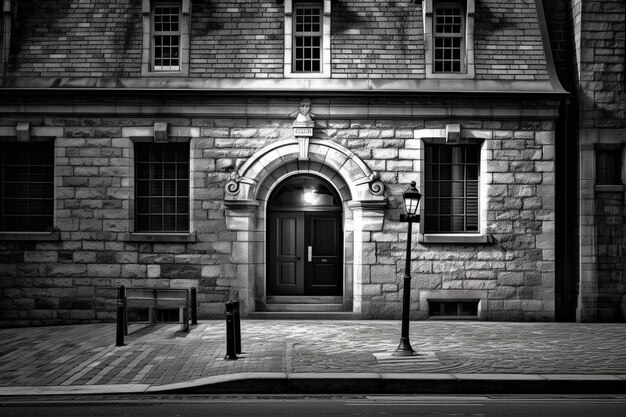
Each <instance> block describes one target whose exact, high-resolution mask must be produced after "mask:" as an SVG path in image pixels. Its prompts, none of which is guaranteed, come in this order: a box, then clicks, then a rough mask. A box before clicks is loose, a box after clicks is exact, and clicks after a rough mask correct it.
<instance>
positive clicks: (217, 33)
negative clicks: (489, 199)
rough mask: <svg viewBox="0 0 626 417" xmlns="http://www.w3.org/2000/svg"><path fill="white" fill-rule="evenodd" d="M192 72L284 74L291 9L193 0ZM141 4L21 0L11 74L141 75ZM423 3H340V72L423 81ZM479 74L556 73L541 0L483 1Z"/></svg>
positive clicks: (336, 71)
mask: <svg viewBox="0 0 626 417" xmlns="http://www.w3.org/2000/svg"><path fill="white" fill-rule="evenodd" d="M192 3H193V7H192V23H191V27H192V30H191V31H192V34H191V52H190V72H189V78H192V79H193V78H198V79H199V78H201V79H207V78H230V79H240V78H246V79H250V78H261V79H265V78H282V77H283V56H284V52H283V43H284V39H283V38H284V35H283V30H284V29H283V24H284V6H283V5H282V4H278V3H277V2H276V1H275V0H261V1H253V0H229V1H224V0H220V1H199V0H195V1H193V2H192ZM141 22H142V20H141V1H139V0H47V1H34V0H32V1H30V2H26V3H22V4H21V5H20V7H19V10H18V14H17V21H16V25H15V27H14V34H13V37H12V47H11V57H10V63H9V68H8V72H7V76H8V77H65V78H67V77H69V78H72V77H121V78H135V77H141V47H142V27H141V26H142V24H141ZM422 25H423V18H422V5H421V4H415V2H414V1H413V0H407V1H376V0H339V2H338V3H334V4H333V11H332V32H331V34H332V77H333V78H337V79H346V78H347V79H357V78H369V79H396V80H397V79H400V80H402V79H410V80H415V79H417V80H419V79H423V78H425V65H424V34H423V26H422ZM475 68H476V75H475V79H476V80H534V81H544V80H548V79H549V78H550V75H549V70H548V63H547V58H546V54H545V51H544V43H543V41H542V37H541V30H540V20H539V17H538V13H537V7H536V5H535V0H477V1H476V15H475Z"/></svg>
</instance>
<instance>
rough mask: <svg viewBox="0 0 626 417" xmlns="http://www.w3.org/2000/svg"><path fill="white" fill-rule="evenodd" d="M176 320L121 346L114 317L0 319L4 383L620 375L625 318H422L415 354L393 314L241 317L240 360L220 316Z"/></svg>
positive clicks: (138, 331)
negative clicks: (14, 325)
mask: <svg viewBox="0 0 626 417" xmlns="http://www.w3.org/2000/svg"><path fill="white" fill-rule="evenodd" d="M178 328H179V326H178V325H161V326H148V327H143V328H140V327H139V328H137V327H136V328H135V331H133V332H132V333H131V335H130V336H127V337H126V345H125V346H123V347H115V346H114V344H115V324H114V323H110V324H91V325H77V326H61V327H40V328H21V329H2V330H0V338H1V339H2V341H3V342H2V346H0V387H16V386H17V387H35V386H37V387H42V386H47V387H54V386H57V387H58V386H61V387H62V386H72V387H76V386H89V385H91V386H102V385H121V384H147V385H150V386H161V385H166V384H172V383H184V382H189V381H194V380H198V379H200V378H206V377H211V376H216V375H229V374H239V373H254V372H257V373H258V372H275V373H279V372H282V373H287V374H298V373H340V374H356V373H360V374H363V373H420V374H441V373H461V374H578V375H615V376H620V377H624V376H626V325H624V324H575V323H501V322H469V321H468V322H448V321H446V322H444V321H418V322H413V323H412V324H411V342H412V345H413V348H414V349H416V350H417V351H418V352H419V353H420V355H419V356H415V357H411V358H396V357H392V356H391V355H390V354H389V353H390V352H392V351H393V350H394V349H395V348H396V346H397V344H398V341H399V335H400V322H399V321H397V322H396V321H267V320H244V321H243V322H242V333H243V336H242V340H243V343H242V345H243V351H244V353H243V354H242V355H240V359H239V360H237V361H225V360H224V359H223V358H224V356H225V353H226V347H225V343H224V338H225V330H224V323H223V322H222V321H210V322H201V323H200V324H199V325H198V326H192V329H191V331H190V333H189V334H186V333H183V332H177V329H178ZM131 331H132V329H131Z"/></svg>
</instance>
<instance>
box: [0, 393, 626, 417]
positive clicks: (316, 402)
mask: <svg viewBox="0 0 626 417" xmlns="http://www.w3.org/2000/svg"><path fill="white" fill-rule="evenodd" d="M625 413H626V397H624V396H623V395H621V396H606V395H602V396H600V395H596V396H520V395H513V396H486V395H456V396H449V395H447V396H435V395H428V396H424V395H412V396H407V395H403V396H398V395H350V396H347V395H342V396H293V395H290V396H284V395H283V396H141V397H136V396H135V397H128V396H115V397H111V396H99V397H91V396H88V397H86V398H85V397H81V398H76V399H72V398H67V397H63V398H59V397H56V398H55V397H52V398H34V399H33V398H16V399H9V400H7V401H3V402H2V403H1V404H0V417H5V416H6V417H18V416H28V417H36V416H42V417H56V416H59V417H70V416H71V417H79V416H80V417H94V416H106V417H117V416H119V417H128V416H133V417H161V416H162V417H165V416H168V417H169V416H186V417H191V416H198V417H200V416H202V417H206V416H220V417H222V416H237V417H241V416H273V417H275V416H289V417H291V416H314V417H319V416H337V417H346V416H374V415H375V416H412V417H414V416H454V417H463V416H468V417H470V416H473V417H478V416H482V417H485V416H532V417H543V416H547V417H555V416H567V417H572V416H580V417H596V416H597V417H622V416H624V414H625Z"/></svg>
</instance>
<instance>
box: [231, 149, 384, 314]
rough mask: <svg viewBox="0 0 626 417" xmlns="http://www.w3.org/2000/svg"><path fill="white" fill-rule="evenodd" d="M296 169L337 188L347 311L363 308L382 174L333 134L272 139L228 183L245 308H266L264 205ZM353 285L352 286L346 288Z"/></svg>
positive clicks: (377, 228) (379, 215)
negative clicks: (368, 243)
mask: <svg viewBox="0 0 626 417" xmlns="http://www.w3.org/2000/svg"><path fill="white" fill-rule="evenodd" d="M296 174H311V175H315V176H319V177H322V178H324V179H326V180H327V181H328V182H330V183H331V184H332V185H333V186H334V187H335V189H336V190H337V191H338V192H339V194H340V197H341V200H342V205H343V206H344V216H345V221H346V229H345V231H346V233H347V234H346V235H345V239H346V242H345V248H346V253H347V254H348V255H347V256H346V257H345V258H344V262H345V271H346V272H345V282H346V287H347V288H346V292H345V296H344V298H345V299H344V305H345V306H346V309H347V311H352V312H353V313H356V314H359V313H360V312H361V284H362V278H361V277H362V270H363V258H362V257H363V250H362V249H363V241H362V236H363V233H362V232H364V231H380V230H382V227H383V218H384V213H383V212H384V209H385V207H386V206H387V198H385V196H384V191H385V186H384V184H383V183H382V182H381V181H380V179H379V177H378V174H377V173H375V172H373V171H372V170H371V169H370V168H369V167H368V166H367V164H366V163H365V162H363V160H361V159H360V158H359V157H358V156H357V155H356V154H354V153H353V152H352V151H350V150H349V149H347V148H345V147H344V146H341V145H339V144H337V143H334V142H332V141H329V140H322V139H313V138H303V137H298V138H296V139H291V140H283V141H279V142H276V143H273V144H270V145H268V146H266V147H264V148H262V149H260V150H259V151H257V152H256V153H254V155H252V156H251V157H250V158H249V159H248V160H247V161H246V162H245V163H244V164H243V165H242V166H241V167H240V168H239V169H237V170H236V171H235V172H233V173H232V174H231V179H230V180H229V181H228V182H227V183H226V185H225V198H224V207H225V217H226V225H227V228H228V229H229V230H233V231H237V232H238V234H237V238H238V241H237V242H236V243H234V244H233V245H234V246H233V258H232V262H233V263H234V264H236V265H237V275H238V282H239V285H238V286H239V289H238V292H239V298H240V300H241V302H242V312H243V313H244V314H248V313H250V312H254V311H257V310H259V309H263V308H264V299H265V288H264V282H265V257H264V255H263V254H264V248H265V245H266V236H265V210H266V201H267V198H268V197H269V195H270V192H271V191H272V190H273V189H274V187H275V186H276V185H277V184H279V183H280V182H282V181H283V180H285V179H286V178H288V177H290V176H292V175H296ZM348 287H349V288H348Z"/></svg>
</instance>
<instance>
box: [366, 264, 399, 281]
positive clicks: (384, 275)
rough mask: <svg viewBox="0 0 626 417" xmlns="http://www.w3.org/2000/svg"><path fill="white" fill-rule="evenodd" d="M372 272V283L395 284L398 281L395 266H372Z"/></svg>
mask: <svg viewBox="0 0 626 417" xmlns="http://www.w3.org/2000/svg"><path fill="white" fill-rule="evenodd" d="M370 271H371V277H370V280H371V282H372V283H395V282H396V280H397V278H396V267H395V265H372V267H371V270H370Z"/></svg>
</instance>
